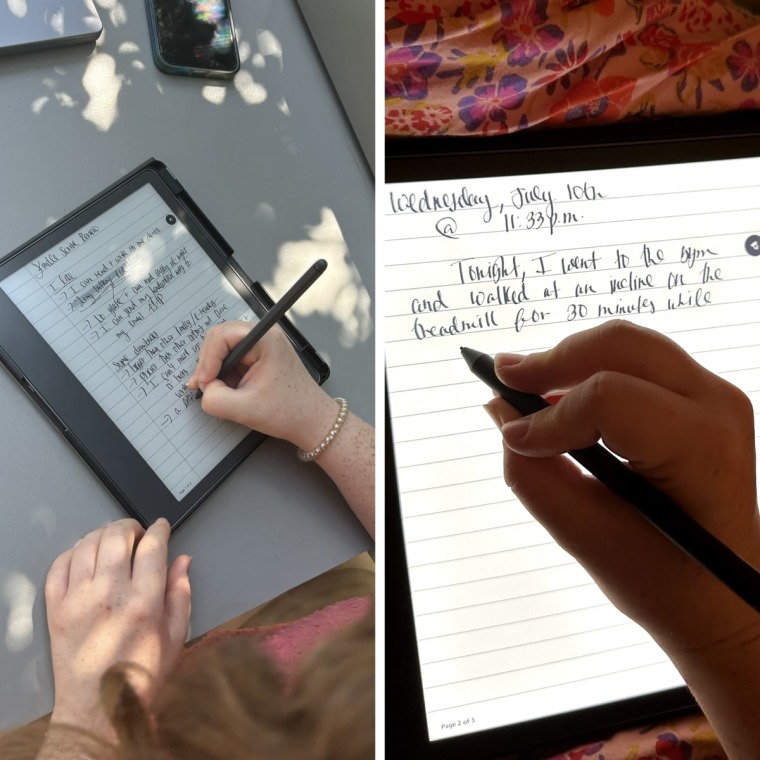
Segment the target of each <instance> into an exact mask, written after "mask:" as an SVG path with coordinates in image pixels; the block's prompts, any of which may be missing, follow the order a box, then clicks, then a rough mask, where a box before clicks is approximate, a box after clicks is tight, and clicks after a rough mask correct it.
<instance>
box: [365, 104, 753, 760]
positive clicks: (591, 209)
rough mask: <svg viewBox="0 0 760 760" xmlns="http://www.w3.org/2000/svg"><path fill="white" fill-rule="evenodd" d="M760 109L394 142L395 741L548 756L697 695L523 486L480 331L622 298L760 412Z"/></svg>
mask: <svg viewBox="0 0 760 760" xmlns="http://www.w3.org/2000/svg"><path fill="white" fill-rule="evenodd" d="M759 125H760V121H759V120H758V118H757V115H756V114H753V115H752V116H750V115H748V114H739V115H732V116H729V117H725V118H714V119H703V120H696V119H695V120H691V119H681V120H677V121H673V122H670V123H660V124H650V125H645V124H635V125H634V124H627V125H618V126H609V127H604V128H598V129H587V130H572V129H570V130H561V131H555V132H551V131H545V132H535V133H532V132H525V133H521V134H517V135H513V136H510V137H507V138H500V139H492V140H488V139H486V140H480V139H472V140H467V139H461V138H458V139H448V140H446V139H433V140H407V141H404V140H401V141H397V142H396V141H389V142H388V145H387V150H386V171H387V176H386V181H387V184H386V187H385V189H384V190H383V192H382V194H381V196H380V200H379V216H380V219H381V222H380V228H381V229H383V230H384V237H385V243H384V250H383V254H382V255H383V261H382V264H383V269H384V284H385V295H384V303H385V325H384V335H385V357H386V394H387V418H386V424H387V428H386V429H387V431H388V435H387V451H386V468H387V470H386V471H387V488H386V508H387V552H386V555H387V557H388V561H387V581H386V594H387V598H388V600H389V601H388V604H387V605H386V610H387V614H386V619H387V634H386V671H387V680H386V729H387V730H386V742H387V744H386V749H387V752H388V756H389V757H395V756H398V757H401V756H408V757H417V758H430V759H438V758H457V759H460V758H461V759H464V760H467V758H481V757H499V758H506V757H517V758H527V757H547V756H550V755H551V754H552V753H553V752H557V751H560V750H562V749H569V748H572V746H573V745H576V744H579V743H581V742H583V741H593V740H601V739H604V738H607V737H609V736H610V735H611V734H612V733H613V732H614V730H616V729H618V728H621V727H624V726H630V725H635V724H640V723H644V722H652V723H655V722H657V721H658V720H662V719H664V717H665V716H666V715H673V714H675V713H678V712H680V711H684V710H689V709H694V703H693V701H692V699H691V697H690V696H689V693H688V691H687V689H686V687H685V686H684V683H683V680H682V679H681V676H680V675H679V673H678V672H677V671H676V669H675V668H674V666H673V665H672V664H671V663H670V661H669V660H668V658H667V657H666V656H665V654H664V653H663V652H662V651H661V650H660V649H659V648H658V646H657V645H656V644H655V643H654V642H653V641H652V639H651V638H650V637H649V636H648V634H646V632H645V631H643V630H642V629H641V628H640V627H639V626H638V625H636V624H635V623H633V622H632V621H630V620H629V619H628V618H626V617H625V616H624V615H622V614H621V613H620V612H618V611H617V610H616V609H615V608H614V607H613V606H612V605H611V604H610V603H609V602H608V601H607V599H606V598H605V597H604V596H603V594H602V593H601V591H600V590H599V589H598V587H597V586H596V584H595V583H594V582H593V581H592V580H591V579H590V577H589V576H588V575H587V574H586V572H585V571H584V570H583V569H582V568H581V567H580V565H578V564H577V563H576V562H575V561H574V560H573V558H572V557H571V556H570V555H568V554H566V553H565V552H564V551H563V550H561V549H560V548H559V546H558V545H557V544H556V543H555V542H554V541H553V539H552V538H551V537H550V536H549V534H548V533H547V532H546V531H545V530H544V529H543V528H542V526H541V525H539V524H538V523H537V522H536V521H534V520H533V519H532V518H531V517H530V516H529V514H528V513H527V511H526V510H525V509H524V508H523V506H522V505H521V504H520V503H519V502H518V501H517V500H516V498H515V497H514V496H513V495H512V494H511V492H510V491H509V489H508V488H507V486H506V485H505V484H504V481H503V477H502V456H503V452H502V443H501V437H500V435H499V433H498V430H496V428H495V427H494V425H493V423H492V422H491V420H490V419H489V418H488V417H487V415H486V414H485V413H484V412H483V410H482V409H481V406H482V404H484V403H486V402H487V401H488V399H489V398H490V391H488V389H487V388H486V387H485V386H484V385H483V384H482V383H481V382H480V381H479V380H477V378H475V377H474V376H473V375H472V374H471V373H470V371H469V369H468V368H467V365H466V364H465V362H464V361H463V360H462V358H461V354H460V346H469V347H471V348H474V349H477V350H479V351H483V352H486V353H489V354H494V353H496V352H499V351H511V352H517V353H530V352H534V351H540V350H544V349H547V348H549V347H551V346H554V345H556V344H557V342H559V341H560V340H561V339H562V338H563V337H565V336H567V335H569V334H571V333H573V332H576V331H580V330H583V329H586V328H589V327H593V326H595V325H599V324H601V323H602V322H604V321H606V320H609V319H615V318H623V319H627V320H631V321H634V322H637V323H639V324H642V325H646V326H648V327H651V328H653V329H656V330H658V331H660V332H663V333H665V334H667V335H669V336H670V337H672V338H673V339H674V340H675V341H676V342H678V343H679V344H680V345H682V346H683V347H684V348H685V349H686V350H687V351H688V352H689V353H690V354H692V355H693V356H694V357H695V358H696V359H697V361H699V362H700V363H702V364H703V365H705V366H706V367H707V368H708V369H710V370H712V371H714V372H716V373H718V374H720V375H722V376H723V377H725V378H726V379H728V380H729V381H730V382H732V383H733V384H734V385H737V386H738V387H740V388H741V389H742V390H744V391H745V393H747V394H748V395H749V397H750V398H751V399H752V401H753V403H754V404H755V405H756V408H757V404H758V402H760V396H759V395H758V394H759V393H760V369H759V368H760V361H758V356H759V355H760V354H759V351H760V192H759V191H760V137H759V135H760V128H759ZM641 561H642V562H646V561H647V558H646V557H642V558H641Z"/></svg>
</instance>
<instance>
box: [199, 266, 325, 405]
mask: <svg viewBox="0 0 760 760" xmlns="http://www.w3.org/2000/svg"><path fill="white" fill-rule="evenodd" d="M325 269H327V262H326V261H325V260H324V259H317V260H316V261H315V262H314V263H313V264H312V265H311V266H310V267H309V268H308V269H307V270H306V271H305V272H304V273H303V274H302V275H301V276H300V277H299V278H298V279H297V280H296V281H295V282H294V283H293V285H291V286H290V289H289V290H288V291H287V292H286V293H285V295H284V296H283V297H282V298H281V299H280V300H279V301H277V303H276V304H275V305H274V306H272V308H271V309H270V310H269V311H268V312H267V313H266V314H264V316H263V317H262V318H261V319H260V320H259V321H258V322H256V324H255V325H254V326H253V328H252V329H251V331H250V332H249V333H248V335H246V336H245V338H243V340H241V341H240V343H238V344H237V346H235V348H233V349H232V351H230V353H229V354H228V355H227V358H226V359H225V360H224V361H223V362H222V366H221V368H220V370H219V374H218V375H217V377H220V378H223V377H225V376H226V375H227V374H228V373H229V371H230V370H231V369H232V368H233V367H234V366H235V365H236V364H237V363H238V362H239V361H240V360H241V359H242V358H243V357H244V356H245V355H246V354H247V353H248V352H249V351H250V350H251V349H252V348H253V347H254V346H255V345H256V344H257V343H258V342H259V341H260V340H261V338H262V336H263V335H265V334H266V332H267V331H268V330H269V329H270V328H272V327H274V325H275V324H276V323H277V322H278V321H279V320H281V319H282V318H283V317H284V316H285V312H286V311H287V310H288V309H290V307H291V306H293V304H294V303H295V302H296V301H297V300H298V299H299V298H300V297H301V296H302V295H303V294H304V293H305V292H306V291H307V290H308V289H309V288H310V287H311V286H312V285H313V284H314V282H315V281H316V280H317V278H319V277H320V276H321V274H322V272H324V271H325ZM202 396H203V391H202V390H201V389H200V388H198V390H197V391H196V393H195V398H201V397H202Z"/></svg>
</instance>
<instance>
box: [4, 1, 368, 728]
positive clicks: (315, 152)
mask: <svg viewBox="0 0 760 760" xmlns="http://www.w3.org/2000/svg"><path fill="white" fill-rule="evenodd" d="M234 10H235V12H236V14H235V15H236V22H237V26H238V32H239V40H240V42H241V53H242V57H243V58H244V60H243V64H242V67H241V73H240V74H239V75H238V77H237V78H236V80H235V81H234V82H229V83H214V82H212V81H211V80H200V79H190V78H182V77H170V76H167V75H164V74H162V73H160V72H158V71H157V70H156V68H155V67H154V65H153V61H152V58H151V53H150V44H149V39H148V30H147V23H146V19H145V13H144V10H143V5H142V3H139V2H135V3H129V4H127V3H121V2H117V3H114V4H113V10H111V11H106V10H101V15H102V17H103V21H104V25H105V32H104V36H103V37H102V38H101V40H100V41H99V43H98V45H97V47H96V48H95V49H93V48H91V47H81V46H80V47H73V48H68V49H58V50H52V51H47V52H44V53H32V54H26V55H20V56H16V57H11V58H5V59H0V177H1V178H2V188H3V190H2V202H0V253H6V252H8V251H10V250H12V249H13V248H15V247H16V246H17V245H19V244H21V243H23V242H25V241H26V240H27V239H28V238H30V237H32V236H33V235H34V234H36V233H37V232H39V231H40V230H41V229H43V228H44V227H45V226H47V224H49V223H50V222H52V221H53V220H54V219H56V218H59V217H61V216H62V215H63V214H65V213H66V212H67V211H69V210H71V209H72V208H74V207H75V206H77V205H79V204H80V203H81V202H83V201H85V200H87V199H88V198H89V197H91V196H92V195H94V194H96V193H97V192H99V191H100V190H101V189H103V188H104V187H106V186H107V185H109V184H110V183H111V182H113V181H114V180H116V179H118V177H119V176H121V175H122V174H123V173H125V172H126V171H128V170H130V169H132V168H133V167H134V166H137V165H138V164H139V163H141V162H142V161H144V160H145V159H147V158H149V157H151V156H154V157H156V158H158V159H160V160H162V161H164V162H165V163H166V164H167V165H168V166H169V168H170V169H171V170H172V171H173V172H174V174H175V175H176V176H177V177H178V179H179V180H180V181H181V182H182V183H183V184H184V186H185V187H186V189H187V190H188V191H189V192H190V194H191V195H192V196H193V197H194V199H195V200H196V201H197V202H198V204H199V205H200V206H201V208H202V209H203V210H204V211H205V212H206V213H207V214H208V216H209V217H210V218H211V220H212V221H213V222H214V224H215V225H216V226H217V227H218V229H219V230H220V231H221V232H222V234H223V235H224V236H225V238H226V239H227V240H228V241H229V242H230V244H231V245H232V246H233V248H234V249H235V251H236V258H237V260H238V261H239V262H240V263H241V264H242V265H243V267H244V268H245V269H246V271H247V272H248V273H249V275H251V276H252V277H253V278H254V279H261V280H262V281H263V282H264V283H265V284H269V285H270V287H271V290H272V292H273V295H275V296H276V295H278V294H280V293H281V292H282V291H283V290H284V289H285V288H286V287H287V285H288V284H289V279H290V278H294V276H295V273H300V271H302V270H303V269H305V268H306V266H307V265H308V264H309V263H311V262H312V261H313V260H315V259H316V258H318V257H319V256H323V257H325V258H327V259H328V261H329V265H330V266H329V269H328V272H327V273H326V274H325V276H324V278H323V279H326V280H327V281H328V282H329V283H330V284H331V289H332V290H331V293H332V294H333V295H334V298H331V299H330V301H329V303H327V302H326V303H323V304H320V305H319V308H316V309H315V308H312V309H309V313H302V314H298V313H297V314H296V318H295V321H296V323H297V324H298V326H299V327H300V328H301V329H302V330H303V331H304V333H305V334H306V335H307V336H308V337H309V338H310V339H311V340H312V342H313V344H314V345H315V346H316V348H317V349H318V350H319V351H320V352H321V353H322V355H323V356H324V357H325V358H326V359H327V360H328V361H329V364H330V365H331V369H332V377H331V379H330V380H329V381H328V384H327V386H326V387H327V389H328V391H329V392H330V393H332V395H335V396H338V395H340V396H345V397H346V398H348V399H349V400H350V402H351V407H352V409H353V410H354V411H356V412H357V413H358V414H359V415H360V416H362V417H364V418H365V419H367V420H369V421H372V418H373V410H374V348H373V343H374V340H373V330H372V302H371V300H370V298H369V297H368V295H367V293H369V294H372V295H374V255H373V254H374V230H373V216H374V215H373V205H374V201H373V187H372V185H373V180H372V177H371V174H370V172H369V170H368V168H367V164H366V161H365V160H364V158H363V156H362V154H361V153H360V152H359V151H358V149H357V147H356V143H355V140H354V139H353V135H352V134H351V132H350V127H349V126H348V124H347V122H346V121H345V117H344V115H343V112H342V111H341V109H340V106H339V104H338V103H337V101H336V100H335V96H334V93H333V90H332V88H331V86H330V82H329V79H328V78H327V76H326V74H325V73H324V70H323V69H322V67H321V64H320V62H319V58H318V56H317V53H316V50H315V48H314V47H313V44H312V42H311V39H310V37H309V36H308V32H307V31H306V28H305V26H304V24H303V20H302V18H301V16H300V14H299V11H298V8H297V7H296V5H295V3H294V0H258V2H256V3H237V4H236V6H235V8H234ZM367 54H368V55H370V54H371V51H368V53H367ZM371 97H372V91H371V88H368V92H367V98H368V103H367V107H368V108H371ZM322 308H324V311H322V310H321V309H322ZM0 430H1V431H2V437H3V446H2V452H3V454H2V457H1V458H0V478H2V483H3V490H2V502H1V503H0V729H1V728H5V727H8V726H12V725H15V724H18V723H20V722H22V721H26V720H29V719H31V718H34V717H36V716H38V715H41V714H43V713H45V712H47V711H49V710H50V709H51V707H52V676H51V670H50V657H49V642H48V634H47V628H46V624H45V611H44V591H43V587H44V579H45V575H46V573H47V570H48V567H49V565H50V563H51V562H52V560H53V559H54V558H55V557H56V556H57V555H58V554H59V553H60V552H62V551H64V550H65V549H67V548H69V547H70V546H71V545H72V544H73V543H74V542H75V541H76V539H77V538H79V537H80V536H81V535H83V534H84V533H86V532H87V531H89V530H91V529H92V528H95V527H97V526H99V525H102V524H104V523H106V522H108V521H110V520H114V519H117V518H119V517H122V516H123V515H122V513H121V510H120V508H119V506H118V505H117V504H116V502H115V501H114V500H113V498H112V497H111V496H110V495H109V494H108V492H107V491H106V490H105V488H104V487H103V486H102V485H101V484H100V482H99V481H98V480H97V478H95V477H94V476H93V475H92V473H91V472H90V471H89V470H88V468H87V467H86V466H85V465H84V464H83V463H82V461H81V460H80V459H79V458H78V457H77V455H76V454H75V453H74V452H73V450H72V449H70V448H69V446H68V444H67V443H66V442H65V441H64V440H63V438H62V437H61V436H59V435H58V434H57V432H56V431H55V430H54V428H53V427H52V425H50V424H49V423H48V422H47V420H46V419H45V418H44V417H43V416H42V415H41V413H40V412H39V411H38V410H37V409H36V407H35V406H34V405H33V404H32V402H31V401H29V400H28V399H27V398H26V396H25V395H24V393H23V392H22V391H21V390H20V388H19V387H17V386H16V384H15V383H14V382H13V380H12V379H11V378H10V376H9V375H7V374H6V373H5V372H4V371H0ZM368 546H370V541H369V538H368V537H367V535H366V534H365V533H364V531H363V529H362V528H361V526H360V525H359V523H358V522H357V521H356V520H355V519H354V517H353V515H352V514H351V513H350V511H349V509H348V507H347V506H346V504H345V502H343V500H342V498H341V497H340V495H339V493H338V492H337V490H336V489H335V488H334V486H333V485H332V483H331V482H330V481H329V479H327V478H326V477H324V476H323V475H322V473H321V471H320V470H319V469H318V468H317V467H316V466H315V465H304V464H301V463H299V462H298V461H297V460H296V458H295V454H294V450H293V448H292V447H291V446H289V445H287V444H285V443H283V442H280V441H273V440H270V441H268V442H267V443H265V444H264V446H263V447H261V448H260V449H259V450H258V451H257V452H256V453H255V454H254V455H253V456H252V457H250V458H249V459H248V460H247V461H246V462H245V463H244V464H243V465H242V466H241V467H240V469H239V470H237V471H236V472H235V473H234V474H233V475H232V476H231V477H230V478H229V479H228V480H227V481H226V482H225V483H224V484H223V485H222V486H221V487H220V488H219V490H218V491H217V492H215V493H214V494H213V495H212V496H211V497H210V498H209V500H208V501H207V502H206V503H205V504H204V505H203V506H202V507H201V508H200V509H199V510H198V511H197V512H196V513H195V514H194V515H193V516H192V517H191V518H190V519H189V520H188V521H187V522H186V523H185V524H184V525H183V526H182V527H180V528H179V529H178V531H177V533H176V535H175V536H174V538H173V539H172V544H171V553H172V555H176V554H179V553H183V552H187V553H189V554H191V555H192V556H193V569H192V572H191V578H192V584H193V614H192V621H191V627H192V628H191V630H192V633H193V634H199V633H201V632H203V631H205V630H208V629H209V628H211V627H213V626H214V625H216V624H218V623H221V622H222V621H224V620H226V619H228V618H230V617H232V616H234V615H236V614H238V613H240V612H242V611H244V610H246V609H249V608H250V607H252V606H254V605H256V604H258V603H261V602H263V601H265V600H267V599H269V598H271V597H272V596H274V595H276V594H278V593H280V592H282V591H284V590H286V589H288V588H291V587H293V586H295V585H297V584H298V583H300V582H302V581H304V580H306V579H307V578H310V577H313V576H315V575H317V574H319V573H320V572H323V571H325V570H327V569H328V568H330V567H333V566H335V565H336V564H338V563H340V562H342V561H344V560H345V559H347V558H349V557H351V556H353V555H355V554H358V553H359V552H361V551H363V550H364V549H366V548H367V547H368Z"/></svg>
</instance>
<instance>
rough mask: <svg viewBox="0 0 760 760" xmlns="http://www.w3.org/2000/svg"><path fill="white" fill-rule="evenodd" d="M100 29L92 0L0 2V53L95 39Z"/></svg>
mask: <svg viewBox="0 0 760 760" xmlns="http://www.w3.org/2000/svg"><path fill="white" fill-rule="evenodd" d="M102 31H103V23H102V22H101V20H100V17H99V16H98V12H97V10H96V9H95V5H94V4H93V2H92V0H35V2H30V3H10V2H9V3H7V4H6V3H2V4H1V5H0V56H2V55H11V54H15V53H22V52H26V51H33V50H44V49H46V48H52V47H62V46H68V45H77V44H82V43H86V42H95V40H96V39H97V38H98V37H99V36H100V33H101V32H102Z"/></svg>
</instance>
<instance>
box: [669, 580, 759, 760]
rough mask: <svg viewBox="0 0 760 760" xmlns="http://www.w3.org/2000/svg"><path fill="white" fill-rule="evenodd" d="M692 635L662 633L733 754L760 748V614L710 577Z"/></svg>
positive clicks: (749, 758) (750, 756) (744, 757)
mask: <svg viewBox="0 0 760 760" xmlns="http://www.w3.org/2000/svg"><path fill="white" fill-rule="evenodd" d="M696 604H697V605H699V606H701V607H702V609H701V610H699V609H698V610H695V613H696V614H694V615H693V618H692V626H693V630H692V632H691V635H689V634H684V633H683V630H681V631H680V632H678V631H677V629H678V627H679V624H678V623H676V624H675V625H674V627H673V628H671V630H670V631H666V630H664V631H663V632H661V633H660V634H659V635H657V636H656V638H657V639H658V642H659V643H660V645H661V646H662V647H663V649H665V651H666V652H667V653H668V655H669V656H670V658H671V659H672V661H673V663H674V664H675V666H676V667H677V668H678V670H679V672H680V673H681V675H682V676H683V677H684V680H685V681H686V683H687V684H688V686H689V688H690V689H691V691H692V693H693V695H694V697H695V698H696V700H697V702H698V703H699V705H700V707H701V708H702V711H703V712H704V713H705V715H706V717H707V719H708V720H709V721H710V724H711V725H712V727H713V729H714V730H715V733H716V734H717V736H718V738H719V739H720V741H721V744H722V746H723V748H724V749H725V751H726V753H727V754H728V757H729V758H731V760H755V758H757V757H758V752H759V751H760V699H759V698H758V694H760V615H758V613H756V612H755V611H754V610H752V609H751V608H750V607H749V606H747V605H746V604H745V603H744V602H742V601H741V600H739V599H738V598H737V597H736V596H735V595H734V594H733V593H732V592H730V591H729V590H728V589H726V588H723V587H721V586H720V584H719V582H718V581H716V580H714V579H712V578H710V579H709V584H707V585H706V588H705V595H704V598H703V599H702V601H701V602H696Z"/></svg>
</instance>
